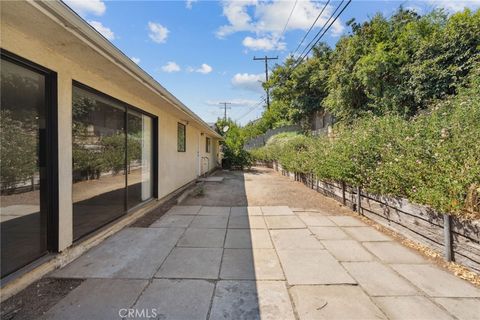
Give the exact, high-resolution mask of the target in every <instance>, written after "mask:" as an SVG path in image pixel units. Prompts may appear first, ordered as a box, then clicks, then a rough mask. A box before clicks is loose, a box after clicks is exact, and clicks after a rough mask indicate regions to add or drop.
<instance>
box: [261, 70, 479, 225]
mask: <svg viewBox="0 0 480 320" xmlns="http://www.w3.org/2000/svg"><path fill="white" fill-rule="evenodd" d="M476 79H477V80H475V79H474V80H473V85H472V87H471V88H470V89H464V90H463V91H462V92H461V93H460V94H459V95H458V96H456V97H453V98H451V99H449V100H446V101H440V102H437V103H435V105H434V106H432V108H431V109H430V110H429V111H428V112H426V113H423V114H420V115H417V116H416V117H415V118H413V119H410V120H405V119H404V118H402V117H399V116H395V115H387V116H383V117H374V116H370V117H365V118H362V119H360V120H358V121H356V122H355V123H353V124H351V125H348V126H346V125H338V126H336V127H335V128H334V130H333V132H334V133H333V135H332V136H331V137H320V138H315V137H307V136H303V135H292V134H281V135H277V136H274V137H272V138H271V139H270V140H269V141H268V143H267V144H266V146H265V147H262V148H259V149H256V150H253V151H252V152H251V154H252V156H253V157H254V159H257V160H264V161H271V160H277V161H279V163H280V164H281V165H282V166H283V167H284V168H285V169H286V170H288V171H292V172H299V173H314V174H315V175H316V176H317V177H318V178H319V179H323V180H335V181H345V182H346V183H348V184H350V185H353V186H361V187H362V188H364V189H365V190H367V191H369V192H372V193H376V194H382V195H389V196H394V197H404V198H407V199H409V200H411V201H412V202H415V203H419V204H424V205H428V206H430V207H432V208H433V209H435V210H437V211H438V212H443V213H449V214H455V215H458V216H462V217H465V218H479V217H480V212H479V211H480V203H479V194H480V84H479V83H478V82H479V80H478V78H476Z"/></svg>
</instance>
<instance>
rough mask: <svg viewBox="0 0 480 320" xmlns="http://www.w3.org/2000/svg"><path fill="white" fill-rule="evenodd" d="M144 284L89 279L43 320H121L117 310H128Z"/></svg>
mask: <svg viewBox="0 0 480 320" xmlns="http://www.w3.org/2000/svg"><path fill="white" fill-rule="evenodd" d="M147 284H148V281H147V280H131V279H129V280H126V279H88V280H86V281H84V282H83V283H82V284H81V285H80V286H78V287H77V288H75V290H73V291H72V292H70V293H69V294H68V295H67V296H66V297H65V298H63V299H62V300H61V301H60V302H59V303H57V304H56V305H55V306H54V307H53V308H51V309H50V310H49V311H48V312H47V313H46V314H45V315H44V317H42V319H55V320H74V319H75V320H77V319H78V320H83V319H120V316H119V311H120V309H122V308H128V307H129V306H131V305H132V304H133V303H134V302H135V300H136V299H137V297H138V295H140V293H141V292H142V290H143V289H144V288H145V287H146V286H147ZM112 292H113V293H115V294H112ZM99 302H101V303H99Z"/></svg>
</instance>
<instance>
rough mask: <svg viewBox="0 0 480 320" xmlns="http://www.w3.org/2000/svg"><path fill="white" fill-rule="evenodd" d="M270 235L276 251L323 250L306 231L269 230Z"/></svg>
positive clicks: (318, 242)
mask: <svg viewBox="0 0 480 320" xmlns="http://www.w3.org/2000/svg"><path fill="white" fill-rule="evenodd" d="M270 235H271V236H272V241H273V244H274V246H275V248H276V249H277V250H289V249H323V246H322V244H321V243H320V241H318V240H317V239H316V238H315V236H314V235H312V234H311V233H310V231H308V229H291V230H270Z"/></svg>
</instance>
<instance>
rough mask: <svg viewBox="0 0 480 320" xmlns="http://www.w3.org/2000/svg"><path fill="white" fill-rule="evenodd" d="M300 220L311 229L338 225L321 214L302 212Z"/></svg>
mask: <svg viewBox="0 0 480 320" xmlns="http://www.w3.org/2000/svg"><path fill="white" fill-rule="evenodd" d="M298 216H299V217H300V219H302V221H303V222H304V223H305V224H306V225H307V226H309V227H335V226H336V224H335V223H333V221H332V220H330V219H328V218H327V217H325V216H322V215H321V214H320V213H316V212H302V213H301V214H298Z"/></svg>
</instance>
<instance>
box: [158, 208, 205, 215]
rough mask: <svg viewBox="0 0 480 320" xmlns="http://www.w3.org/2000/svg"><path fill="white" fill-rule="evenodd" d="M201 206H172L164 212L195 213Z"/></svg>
mask: <svg viewBox="0 0 480 320" xmlns="http://www.w3.org/2000/svg"><path fill="white" fill-rule="evenodd" d="M201 208H202V207H201V206H173V207H172V208H171V209H170V210H168V211H167V213H166V214H177V215H178V214H180V215H182V214H186V215H195V214H198V212H199V211H200V209H201Z"/></svg>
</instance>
